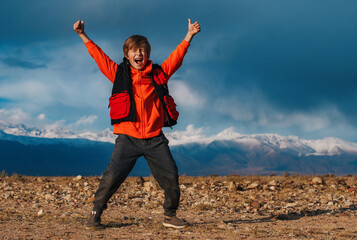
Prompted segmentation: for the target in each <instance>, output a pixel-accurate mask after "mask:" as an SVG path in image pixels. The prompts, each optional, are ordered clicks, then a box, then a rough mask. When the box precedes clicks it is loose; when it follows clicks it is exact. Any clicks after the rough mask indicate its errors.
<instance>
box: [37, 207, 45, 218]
mask: <svg viewBox="0 0 357 240" xmlns="http://www.w3.org/2000/svg"><path fill="white" fill-rule="evenodd" d="M44 213H45V212H44V211H43V209H42V208H41V209H40V211H38V213H37V215H38V216H42V215H43V214H44Z"/></svg>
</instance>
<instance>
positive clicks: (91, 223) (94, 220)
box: [86, 211, 103, 229]
mask: <svg viewBox="0 0 357 240" xmlns="http://www.w3.org/2000/svg"><path fill="white" fill-rule="evenodd" d="M101 215H102V213H100V212H97V211H92V213H91V215H90V217H89V219H88V222H87V225H86V228H87V229H96V228H101V227H102V226H103V225H102V224H101V223H100V222H101V219H100V216H101Z"/></svg>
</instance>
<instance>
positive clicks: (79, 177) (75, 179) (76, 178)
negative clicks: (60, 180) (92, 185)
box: [73, 175, 83, 181]
mask: <svg viewBox="0 0 357 240" xmlns="http://www.w3.org/2000/svg"><path fill="white" fill-rule="evenodd" d="M82 178H83V177H82V175H78V176H77V177H75V178H73V181H79V180H81V179H82Z"/></svg>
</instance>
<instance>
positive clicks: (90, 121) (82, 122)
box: [73, 115, 98, 126]
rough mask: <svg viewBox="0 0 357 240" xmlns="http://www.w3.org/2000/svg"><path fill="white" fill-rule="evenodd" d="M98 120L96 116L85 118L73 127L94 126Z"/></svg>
mask: <svg viewBox="0 0 357 240" xmlns="http://www.w3.org/2000/svg"><path fill="white" fill-rule="evenodd" d="M97 119H98V116H95V115H92V116H83V117H81V118H80V119H79V120H78V121H77V122H75V123H74V124H73V125H75V126H79V125H86V124H93V123H94V122H95V121H96V120H97Z"/></svg>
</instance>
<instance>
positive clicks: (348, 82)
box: [0, 0, 357, 142]
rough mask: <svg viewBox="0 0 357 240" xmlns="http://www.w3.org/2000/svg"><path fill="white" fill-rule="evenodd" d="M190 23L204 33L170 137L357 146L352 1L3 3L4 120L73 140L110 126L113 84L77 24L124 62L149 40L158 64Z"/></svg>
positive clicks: (176, 86) (178, 82) (174, 91)
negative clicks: (260, 137) (140, 38)
mask: <svg viewBox="0 0 357 240" xmlns="http://www.w3.org/2000/svg"><path fill="white" fill-rule="evenodd" d="M187 18H191V19H192V20H193V21H196V20H197V21H199V23H200V25H201V32H200V33H199V34H197V35H196V36H195V38H194V39H193V41H192V43H191V46H190V47H189V50H188V53H187V55H186V57H185V59H184V63H183V66H182V67H181V68H180V69H179V70H178V71H177V72H176V73H175V74H174V75H173V76H172V78H171V79H170V81H169V88H170V93H171V95H173V96H174V98H175V100H176V102H177V104H178V110H179V112H180V117H179V123H178V125H176V126H175V127H174V129H173V130H182V131H185V130H187V129H188V128H189V129H192V128H193V130H194V129H203V130H204V131H205V134H206V135H210V134H216V133H218V132H221V131H223V130H224V129H228V128H234V130H235V131H236V132H239V133H242V134H256V133H276V134H281V135H286V136H288V135H295V136H298V137H302V138H309V139H317V138H324V137H338V138H342V139H344V140H349V141H354V142H357V111H356V110H355V106H356V103H357V67H356V65H357V45H356V43H357V2H356V1H354V0H344V1H332V0H316V1H311V0H269V1H267V0H235V1H226V0H221V1H218V2H217V1H213V0H204V1H203V0H202V1H187V0H183V1H164V0H157V1H156V0H153V1H145V0H140V1H135V0H130V1H129V0H121V1H118V0H102V1H97V0H86V1H69V0H63V1H39V0H32V1H25V0H15V1H3V2H2V3H1V4H0V29H1V33H0V34H1V35H0V119H1V120H4V121H8V122H11V123H24V124H28V125H30V126H35V127H40V128H67V129H70V130H71V131H74V132H81V131H93V132H99V131H102V130H104V129H106V128H108V127H111V126H110V119H109V110H108V108H107V106H108V98H109V96H110V93H111V83H110V82H109V80H107V79H106V78H105V76H103V75H102V74H101V72H100V71H99V69H98V67H97V65H96V63H95V62H94V60H93V59H92V58H91V57H90V55H89V54H88V52H87V49H86V48H85V46H84V44H83V42H82V41H81V40H80V38H79V37H78V35H77V34H76V33H75V32H74V31H73V23H74V22H76V21H77V20H79V19H81V20H84V21H85V31H86V33H87V34H88V36H89V37H90V38H91V39H92V40H93V41H94V42H95V43H96V44H98V45H99V46H100V47H101V48H102V49H103V51H104V52H105V53H107V54H108V55H109V56H110V58H111V59H113V60H114V61H116V62H118V63H120V62H121V60H122V58H123V53H122V45H123V42H124V41H125V39H126V38H127V37H129V36H131V35H133V34H140V35H144V36H147V38H148V39H149V41H150V44H151V47H152V51H151V60H153V62H156V63H159V64H160V63H162V62H163V61H164V60H165V59H166V58H167V57H168V56H169V54H170V53H171V52H172V51H173V50H174V49H175V48H176V46H177V45H178V44H179V43H180V42H181V41H182V40H183V38H184V37H185V35H186V32H187ZM193 126H194V127H193ZM173 130H170V129H168V130H165V131H166V132H170V131H173Z"/></svg>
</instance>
